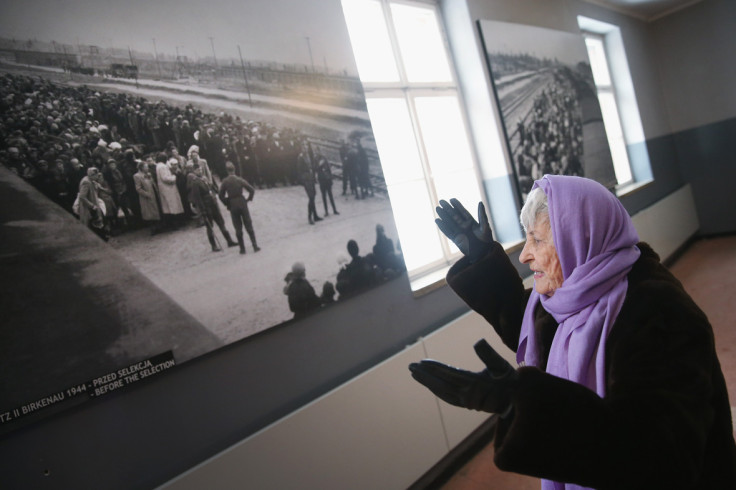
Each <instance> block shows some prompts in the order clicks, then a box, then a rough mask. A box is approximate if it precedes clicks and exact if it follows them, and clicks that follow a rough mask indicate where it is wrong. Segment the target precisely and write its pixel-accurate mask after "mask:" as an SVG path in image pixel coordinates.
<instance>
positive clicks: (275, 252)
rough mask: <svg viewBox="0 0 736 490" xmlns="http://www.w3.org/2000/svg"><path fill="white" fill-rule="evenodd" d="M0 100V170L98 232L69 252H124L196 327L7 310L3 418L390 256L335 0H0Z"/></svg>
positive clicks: (130, 375) (333, 285) (373, 278)
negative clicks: (111, 327)
mask: <svg viewBox="0 0 736 490" xmlns="http://www.w3.org/2000/svg"><path fill="white" fill-rule="evenodd" d="M0 107H1V108H2V110H1V111H0V161H1V162H2V164H3V167H4V168H3V169H2V171H3V172H4V174H3V175H5V177H3V180H7V179H10V178H11V177H7V175H10V174H14V175H13V176H12V178H16V177H17V178H20V179H22V180H23V181H25V182H26V183H28V184H31V185H32V186H33V188H35V190H36V191H37V192H38V196H41V198H42V199H45V200H47V201H48V202H49V203H53V204H54V206H56V208H58V209H59V210H63V212H64V213H65V214H66V216H68V217H70V218H71V219H73V220H74V223H72V225H73V227H72V230H73V232H74V233H73V234H79V235H85V236H86V235H89V237H93V238H94V239H93V240H91V241H90V240H86V241H85V242H84V243H85V245H84V246H81V247H78V248H77V249H76V250H75V251H74V253H75V254H76V253H78V254H79V255H78V257H87V256H98V255H104V254H110V255H115V256H119V257H122V259H123V260H125V261H126V262H127V263H129V264H131V265H132V266H133V267H134V268H135V269H136V270H137V271H139V272H140V273H142V274H143V276H145V278H147V280H149V281H150V282H151V283H152V284H153V285H154V286H155V287H156V288H158V289H160V290H161V291H163V292H164V293H165V294H166V295H167V296H168V297H170V298H171V299H172V300H173V301H174V302H175V303H176V304H178V305H179V306H180V307H181V308H182V309H183V310H184V311H185V312H187V313H188V314H189V315H191V316H192V317H193V319H194V320H195V321H196V322H198V323H199V324H201V326H203V327H204V329H205V330H206V335H204V336H202V335H200V336H196V335H191V336H188V337H185V340H184V341H182V339H181V338H178V337H177V338H176V340H175V341H174V340H171V345H170V346H169V347H168V348H160V347H157V351H156V352H151V351H150V345H157V346H161V345H166V342H167V340H166V339H169V338H172V339H173V337H172V336H171V332H170V331H169V330H167V329H168V326H167V325H165V324H164V323H165V322H161V323H162V324H161V325H152V326H151V327H150V328H149V331H147V332H146V335H147V336H148V338H150V339H152V341H151V343H149V344H148V345H147V343H146V342H130V341H126V339H124V338H123V337H124V333H122V332H120V333H112V332H108V333H109V335H97V333H95V334H94V335H92V334H90V335H86V334H83V333H82V334H80V335H79V336H77V335H75V336H73V337H72V336H68V337H67V338H68V339H69V341H68V342H69V343H68V345H66V344H65V341H64V340H63V339H64V337H63V336H61V337H60V338H61V339H62V340H58V339H56V340H54V342H53V345H50V342H51V341H48V342H47V341H46V340H44V337H43V336H42V335H37V333H36V334H33V335H35V337H34V340H33V341H29V342H25V341H23V340H24V339H25V337H27V336H30V335H32V334H31V332H30V328H29V327H30V326H29V325H22V324H10V325H9V324H3V326H2V327H0V328H2V329H3V330H5V331H4V332H3V333H2V335H3V338H4V339H6V340H7V342H4V345H5V347H2V346H0V367H1V370H2V373H3V374H2V376H3V378H4V382H3V384H2V387H3V389H2V390H1V391H0V413H2V414H4V415H3V417H0V419H2V420H0V422H2V426H1V427H2V430H3V431H5V430H7V429H8V428H9V427H10V426H12V424H13V423H14V420H15V419H17V418H19V417H20V416H22V415H24V414H25V413H26V412H34V413H35V412H43V410H44V409H46V407H49V406H52V405H55V404H58V402H61V401H66V400H65V398H66V399H68V398H73V397H80V396H81V397H88V396H94V395H95V394H96V395H102V394H105V393H106V392H109V391H114V390H116V389H118V388H120V387H123V386H125V385H126V383H128V382H130V381H136V380H137V379H140V378H141V377H142V375H143V374H144V373H147V374H148V375H151V374H157V373H159V372H163V371H164V370H166V369H169V368H171V367H173V366H175V365H177V364H181V363H183V362H187V361H189V360H191V359H192V358H193V357H196V356H199V355H202V354H204V353H207V352H210V351H212V350H216V349H218V348H220V347H223V346H226V345H228V344H231V343H233V342H237V341H243V340H244V339H247V338H249V337H251V336H253V335H256V334H261V333H263V332H265V331H266V330H268V329H270V328H272V327H275V326H282V327H284V328H288V325H289V324H291V323H293V322H298V321H300V319H301V318H303V317H306V316H310V315H319V314H320V313H322V312H323V311H324V310H325V309H327V308H330V307H331V306H332V305H333V304H335V303H339V302H342V301H348V300H354V301H360V293H361V292H363V291H365V290H367V289H369V288H372V287H376V286H379V285H380V284H383V283H385V282H386V281H391V280H394V279H395V278H397V277H399V276H401V275H402V274H404V265H403V259H402V257H401V252H400V244H399V243H398V242H397V240H396V237H397V232H396V226H395V223H394V220H393V214H392V211H391V204H390V202H389V199H388V195H387V192H386V186H385V182H384V179H383V172H382V170H381V165H380V162H379V159H378V155H377V153H376V148H375V142H374V139H373V134H372V131H371V125H370V122H369V119H368V113H367V110H366V105H365V98H364V95H363V91H362V87H361V84H360V80H359V79H358V75H357V69H356V67H355V63H354V60H353V57H352V52H351V49H350V41H349V38H348V34H347V29H346V27H345V22H344V19H343V14H342V9H341V6H340V3H339V1H338V0H318V1H312V2H294V1H287V0H255V1H248V2H238V1H232V0H212V1H209V2H198V1H197V2H194V1H191V0H184V1H173V0H163V1H157V2H143V1H140V0H135V1H131V2H117V1H112V0H107V1H103V2H86V1H77V0H67V1H63V2H58V1H51V0H28V1H26V2H15V3H13V4H8V5H5V6H4V7H3V14H2V16H0ZM8 172H9V173H8ZM14 212H15V210H6V214H11V215H12V214H13V213H14ZM72 225H70V226H72ZM3 226H5V224H3ZM65 229H66V230H67V231H66V233H67V234H68V233H69V232H68V227H67V228H65ZM9 230H10V229H9V228H6V231H8V232H9ZM3 234H4V235H6V233H5V232H4V233H3ZM6 236H9V235H6ZM54 239H55V237H51V236H49V237H48V240H49V241H51V240H54ZM57 239H58V237H57ZM98 272H99V271H98ZM102 272H103V273H104V274H105V275H106V276H107V279H108V280H110V279H112V280H115V277H116V274H119V275H120V281H126V280H128V278H127V276H126V277H123V274H122V272H120V271H119V270H116V269H111V270H105V271H102ZM10 280H11V279H10V278H9V277H8V276H6V277H5V278H4V280H3V282H4V284H3V286H2V288H3V290H4V291H11V292H16V291H17V290H18V288H19V286H18V284H17V283H15V284H9V281H10ZM42 280H43V278H39V281H38V282H39V283H41V284H42ZM131 284H132V283H131ZM8 297H12V296H7V295H6V298H8ZM11 306H13V307H14V308H15V307H17V306H18V305H17V304H15V305H11ZM37 307H38V308H43V307H44V306H43V305H37ZM18 308H20V307H18ZM73 322H74V316H73V315H62V318H60V321H59V322H58V324H56V325H55V326H54V328H55V329H56V330H55V331H57V332H58V329H71V328H72V327H71V325H72V323H73ZM105 328H106V327H105V325H100V326H99V329H100V330H102V331H104V329H105ZM62 331H63V330H62ZM72 338H73V339H74V340H73V342H74V345H73V346H72ZM80 339H83V340H81V341H80ZM154 339H155V342H154V341H153V340H154ZM203 339H205V340H203ZM182 342H183V343H184V344H186V343H187V342H191V343H197V342H201V344H200V345H182ZM19 345H20V346H22V347H20V348H19V347H18V346H19ZM80 345H81V346H82V347H83V349H84V355H83V356H82V355H81V353H80V352H81V350H79V349H80ZM51 353H53V355H49V354H51ZM56 357H64V358H66V359H67V360H68V359H72V360H73V359H82V358H83V359H85V361H84V362H82V361H81V360H79V362H64V363H59V362H55V361H54V360H53V359H55V358H56ZM31 366H32V368H31ZM39 372H43V373H44V376H43V382H42V381H41V380H40V378H39V377H38V373H39ZM126 379H127V380H128V381H125V380H126Z"/></svg>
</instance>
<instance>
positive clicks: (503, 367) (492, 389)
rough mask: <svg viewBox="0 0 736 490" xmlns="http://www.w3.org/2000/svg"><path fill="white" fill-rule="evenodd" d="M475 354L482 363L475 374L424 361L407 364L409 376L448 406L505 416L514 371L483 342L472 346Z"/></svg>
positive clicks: (514, 374) (509, 402)
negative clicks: (483, 365)
mask: <svg viewBox="0 0 736 490" xmlns="http://www.w3.org/2000/svg"><path fill="white" fill-rule="evenodd" d="M474 348H475V352H476V354H477V355H478V357H479V358H480V359H481V360H482V361H483V362H484V363H485V365H486V369H484V370H483V371H481V372H479V373H474V372H471V371H465V370H462V369H458V368H455V367H452V366H448V365H446V364H442V363H441V362H437V361H433V360H431V359H425V360H423V361H420V362H418V363H417V362H415V363H412V364H410V365H409V370H410V371H411V375H412V377H413V378H414V379H415V380H417V381H418V382H420V383H421V384H423V385H424V386H426V387H427V388H429V390H430V391H431V392H432V393H434V394H435V395H437V396H438V397H439V398H441V399H442V400H444V401H446V402H447V403H449V404H451V405H455V406H458V407H463V408H469V409H471V410H479V411H483V412H490V413H501V414H503V413H505V412H506V411H507V410H508V409H509V408H510V407H511V395H512V393H513V391H514V390H515V389H516V384H517V379H518V374H517V372H516V369H514V367H513V366H512V365H511V364H509V363H508V362H507V361H506V360H505V359H504V358H503V357H501V355H499V354H498V352H496V351H495V350H494V349H493V347H491V346H490V345H489V344H488V342H486V341H485V340H480V341H478V342H477V343H476V344H475V347H474Z"/></svg>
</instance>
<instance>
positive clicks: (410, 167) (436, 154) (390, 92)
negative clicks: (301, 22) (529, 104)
mask: <svg viewBox="0 0 736 490" xmlns="http://www.w3.org/2000/svg"><path fill="white" fill-rule="evenodd" d="M342 5H343V11H344V13H345V19H346V21H347V26H348V32H349V33H350V39H351V43H352V47H353V52H354V54H355V59H356V63H357V66H358V72H359V75H360V79H361V81H362V83H363V87H364V90H365V94H366V102H367V106H368V113H369V116H370V119H371V125H372V126H373V133H374V136H375V139H376V146H377V149H378V153H379V155H380V158H381V165H382V167H383V172H384V177H385V179H386V186H387V188H388V193H389V197H390V199H391V204H392V207H393V212H394V217H395V219H396V226H397V229H398V233H399V240H400V242H401V248H402V251H403V253H404V259H405V261H406V265H407V269H408V270H409V275H410V277H411V278H416V277H419V276H420V275H422V274H425V273H427V272H431V271H433V270H436V269H438V268H441V267H444V266H446V265H448V264H450V263H451V262H452V261H453V260H454V259H455V258H456V256H457V254H459V251H458V249H457V248H456V247H455V245H454V244H453V243H451V242H450V241H449V240H447V239H446V238H445V236H444V235H442V233H441V232H439V230H438V229H437V227H436V225H435V224H434V218H435V212H434V208H435V206H436V205H437V202H438V201H439V199H449V198H451V197H455V198H458V199H459V200H460V201H461V202H463V203H465V204H466V205H469V204H472V206H471V208H470V209H469V210H470V212H471V213H473V214H475V211H474V210H475V203H477V202H478V201H480V200H481V192H480V186H479V184H478V175H477V167H476V165H475V160H474V157H473V152H472V150H471V146H470V140H469V136H468V131H467V125H466V117H465V114H464V112H463V109H462V105H461V103H460V98H459V93H458V88H457V83H456V80H455V75H454V70H453V67H452V65H451V62H450V58H449V55H448V51H447V47H446V43H445V38H444V34H443V31H442V28H441V26H440V22H439V15H438V12H437V8H436V6H435V5H434V4H428V3H422V2H408V1H398V0H342Z"/></svg>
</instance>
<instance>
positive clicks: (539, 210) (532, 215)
mask: <svg viewBox="0 0 736 490" xmlns="http://www.w3.org/2000/svg"><path fill="white" fill-rule="evenodd" d="M540 215H544V216H545V218H546V219H549V207H548V206H547V194H545V193H544V191H543V190H542V189H541V188H540V187H537V188H536V189H533V190H532V191H531V192H529V195H527V196H526V202H525V203H524V206H522V208H521V213H520V214H519V221H521V226H523V227H524V231H525V232H526V231H527V230H529V229H530V228H534V224H535V223H536V222H537V218H538V217H539V216H540Z"/></svg>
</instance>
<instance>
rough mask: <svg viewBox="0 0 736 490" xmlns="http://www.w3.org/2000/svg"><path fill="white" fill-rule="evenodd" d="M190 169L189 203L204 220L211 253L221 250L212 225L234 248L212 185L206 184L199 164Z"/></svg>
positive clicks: (233, 242) (188, 180)
mask: <svg viewBox="0 0 736 490" xmlns="http://www.w3.org/2000/svg"><path fill="white" fill-rule="evenodd" d="M192 169H193V172H192V173H190V174H188V175H187V187H188V189H189V202H190V203H191V204H193V205H194V207H196V208H197V211H198V212H199V214H200V215H201V216H202V218H203V219H204V225H205V227H206V228H207V239H208V240H209V241H210V245H211V246H212V251H213V252H219V251H220V250H222V249H221V248H220V247H219V246H218V244H217V240H215V232H214V227H213V225H212V224H213V223H216V224H217V227H218V228H220V231H221V232H222V235H223V236H224V237H225V240H226V241H227V246H228V247H235V246H236V245H238V243H237V242H235V241H233V239H232V237H231V236H230V232H229V231H228V230H227V227H226V226H225V220H223V219H222V213H220V207H219V206H218V205H217V199H215V194H214V192H213V190H212V187H211V185H212V184H211V183H209V182H207V180H206V178H205V177H204V174H203V173H202V167H201V166H200V165H199V164H197V163H194V164H192Z"/></svg>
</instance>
